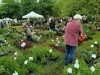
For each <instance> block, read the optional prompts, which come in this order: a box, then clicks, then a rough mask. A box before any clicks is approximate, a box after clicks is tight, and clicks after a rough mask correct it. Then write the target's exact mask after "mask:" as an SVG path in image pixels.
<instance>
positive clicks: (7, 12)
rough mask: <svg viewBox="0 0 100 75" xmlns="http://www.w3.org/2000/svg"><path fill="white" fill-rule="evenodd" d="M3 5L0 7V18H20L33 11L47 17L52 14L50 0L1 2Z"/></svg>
mask: <svg viewBox="0 0 100 75" xmlns="http://www.w3.org/2000/svg"><path fill="white" fill-rule="evenodd" d="M2 3H3V4H2V5H1V6H0V10H1V11H0V14H1V15H2V17H1V18H4V17H10V18H15V17H17V18H21V17H22V16H23V15H25V14H27V13H29V12H31V11H34V12H36V13H38V14H41V15H43V16H44V17H47V16H48V15H52V14H53V10H52V8H53V3H52V0H40V2H37V0H21V1H20V2H19V1H16V0H3V2H2Z"/></svg>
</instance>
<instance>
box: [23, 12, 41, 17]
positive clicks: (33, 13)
mask: <svg viewBox="0 0 100 75" xmlns="http://www.w3.org/2000/svg"><path fill="white" fill-rule="evenodd" d="M42 17H43V16H42V15H39V14H37V13H35V12H33V11H31V12H30V13H28V14H26V15H24V16H22V18H42Z"/></svg>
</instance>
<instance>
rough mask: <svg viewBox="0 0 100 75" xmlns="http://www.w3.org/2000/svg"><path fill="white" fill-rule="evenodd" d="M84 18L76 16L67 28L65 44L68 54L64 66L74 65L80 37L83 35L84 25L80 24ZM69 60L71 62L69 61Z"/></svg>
mask: <svg viewBox="0 0 100 75" xmlns="http://www.w3.org/2000/svg"><path fill="white" fill-rule="evenodd" d="M81 19H82V17H81V15H80V14H76V15H75V16H74V17H73V20H72V21H70V22H68V23H67V25H66V28H65V35H64V44H65V45H66V53H65V59H64V64H65V65H67V64H68V63H72V62H73V60H74V54H75V50H76V47H77V46H78V36H79V35H80V34H81V33H83V30H82V25H81V23H80V21H81ZM68 59H69V60H68Z"/></svg>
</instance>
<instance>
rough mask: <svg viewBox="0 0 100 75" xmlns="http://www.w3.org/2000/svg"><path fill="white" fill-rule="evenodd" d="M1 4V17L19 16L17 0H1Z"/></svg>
mask: <svg viewBox="0 0 100 75" xmlns="http://www.w3.org/2000/svg"><path fill="white" fill-rule="evenodd" d="M2 3H3V4H2V5H1V6H0V10H1V12H0V14H1V15H2V16H1V18H4V17H10V18H15V17H17V18H19V17H20V15H21V14H20V13H19V11H20V6H19V2H16V1H15V0H3V2H2Z"/></svg>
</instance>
